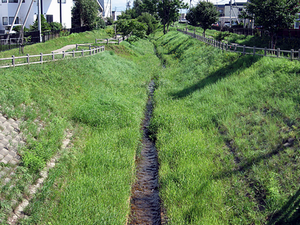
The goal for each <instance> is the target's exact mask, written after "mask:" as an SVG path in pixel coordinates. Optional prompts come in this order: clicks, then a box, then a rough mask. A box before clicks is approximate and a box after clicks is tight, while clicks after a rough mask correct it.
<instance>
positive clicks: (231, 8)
mask: <svg viewBox="0 0 300 225" xmlns="http://www.w3.org/2000/svg"><path fill="white" fill-rule="evenodd" d="M231 11H232V0H230V13H229V14H230V26H229V27H230V28H231Z"/></svg>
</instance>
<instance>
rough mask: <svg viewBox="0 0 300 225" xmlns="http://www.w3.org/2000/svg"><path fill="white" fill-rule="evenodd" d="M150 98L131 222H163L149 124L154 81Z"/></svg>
mask: <svg viewBox="0 0 300 225" xmlns="http://www.w3.org/2000/svg"><path fill="white" fill-rule="evenodd" d="M149 92H150V93H149V98H148V101H147V106H146V113H145V119H144V121H143V140H142V146H143V148H142V151H141V156H140V157H138V159H137V168H136V170H137V174H136V177H137V180H136V183H135V184H134V185H133V187H132V196H131V215H130V218H129V224H161V208H160V198H159V192H158V158H157V151H156V148H155V143H154V141H153V140H151V138H150V131H149V129H148V126H149V124H150V119H151V116H152V111H153V93H154V81H151V82H150V84H149Z"/></svg>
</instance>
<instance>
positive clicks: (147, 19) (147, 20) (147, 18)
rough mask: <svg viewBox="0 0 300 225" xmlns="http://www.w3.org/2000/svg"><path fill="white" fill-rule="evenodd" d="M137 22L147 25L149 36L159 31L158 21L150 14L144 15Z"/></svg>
mask: <svg viewBox="0 0 300 225" xmlns="http://www.w3.org/2000/svg"><path fill="white" fill-rule="evenodd" d="M137 20H138V21H139V22H141V23H144V24H146V25H147V31H146V34H147V35H149V34H151V33H153V32H154V31H155V30H156V29H157V26H158V21H157V20H156V18H155V17H154V16H152V15H151V14H150V13H142V14H141V15H140V16H139V17H138V18H137Z"/></svg>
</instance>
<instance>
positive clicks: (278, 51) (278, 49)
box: [277, 48, 280, 58]
mask: <svg viewBox="0 0 300 225" xmlns="http://www.w3.org/2000/svg"><path fill="white" fill-rule="evenodd" d="M277 57H278V58H279V57H280V48H277Z"/></svg>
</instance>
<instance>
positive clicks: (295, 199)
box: [268, 189, 300, 225]
mask: <svg viewBox="0 0 300 225" xmlns="http://www.w3.org/2000/svg"><path fill="white" fill-rule="evenodd" d="M299 206H300V189H298V191H297V192H296V193H295V194H294V195H293V196H292V197H291V198H290V199H289V201H288V202H287V203H286V204H285V205H284V206H283V207H282V208H281V209H280V210H279V211H278V212H277V213H275V214H274V215H273V216H272V219H271V220H270V221H269V222H268V225H275V224H300V208H299Z"/></svg>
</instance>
